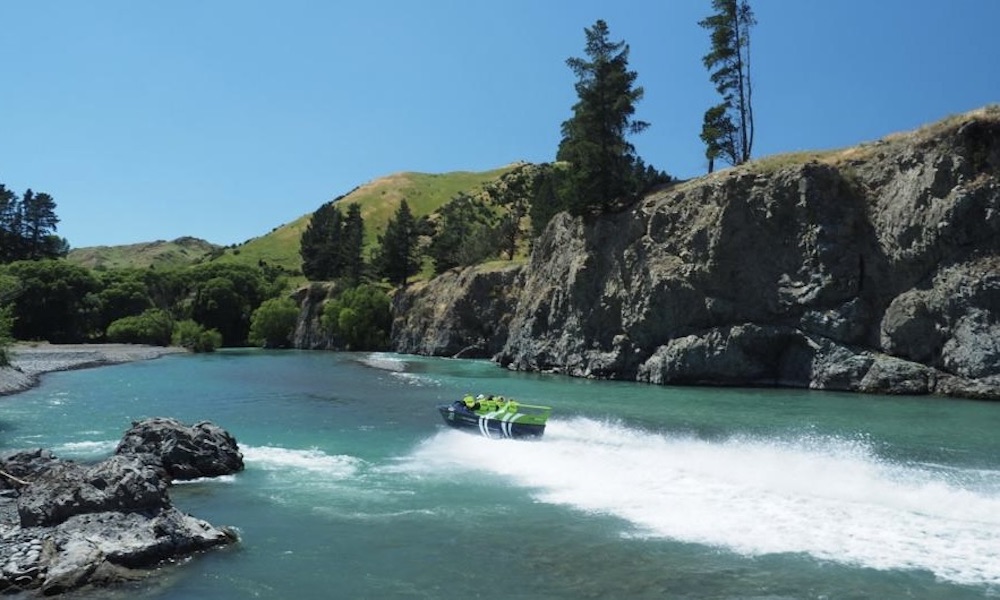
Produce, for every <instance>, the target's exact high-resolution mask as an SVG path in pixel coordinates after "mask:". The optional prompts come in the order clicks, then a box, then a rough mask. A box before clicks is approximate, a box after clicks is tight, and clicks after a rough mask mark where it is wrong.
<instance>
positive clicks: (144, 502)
mask: <svg viewBox="0 0 1000 600" xmlns="http://www.w3.org/2000/svg"><path fill="white" fill-rule="evenodd" d="M165 475H166V473H165V472H164V471H163V469H162V467H159V466H158V465H155V464H151V461H149V460H147V459H146V458H145V457H137V456H126V455H119V456H112V457H111V458H109V459H107V460H105V461H101V462H99V463H97V464H95V465H89V466H85V465H80V464H77V463H74V462H69V461H59V462H57V463H56V464H54V465H52V466H50V468H48V469H46V470H45V471H43V472H42V473H41V474H39V475H38V476H37V477H36V478H35V479H34V480H33V481H32V482H31V484H30V485H27V486H25V487H24V489H22V490H21V494H20V496H19V497H18V499H17V512H18V514H19V515H20V518H21V526H22V527H36V526H47V525H58V524H59V523H62V522H63V521H65V520H66V519H68V518H70V517H72V516H74V515H81V514H89V513H100V512H108V511H117V512H139V511H157V510H160V509H163V508H166V507H168V506H170V500H169V498H168V497H167V479H166V477H165Z"/></svg>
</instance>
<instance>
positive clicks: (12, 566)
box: [0, 419, 242, 595]
mask: <svg viewBox="0 0 1000 600" xmlns="http://www.w3.org/2000/svg"><path fill="white" fill-rule="evenodd" d="M144 434H145V435H147V438H143V437H142V436H143V435H144ZM230 441H231V442H232V446H233V448H235V444H236V443H235V440H233V438H232V436H230V435H229V434H228V433H226V432H224V431H223V430H221V429H219V428H218V427H216V426H215V425H212V424H210V423H199V424H197V425H195V426H194V427H186V426H184V425H183V424H180V423H178V422H176V421H173V420H171V419H150V420H149V421H145V422H141V423H136V424H134V426H133V428H132V429H131V430H129V432H128V434H127V435H126V437H125V439H124V440H123V441H122V443H121V444H120V445H119V452H118V453H117V454H115V455H114V456H112V457H110V458H108V459H106V460H104V461H101V462H99V463H96V464H92V465H82V464H78V463H74V462H71V461H63V460H60V459H58V458H56V457H55V456H54V455H52V453H51V452H48V451H46V450H28V451H19V452H14V453H8V454H6V455H3V456H0V470H2V471H3V475H2V476H0V557H5V558H4V559H3V560H4V562H3V563H2V565H0V592H5V593H11V592H24V591H27V592H32V591H34V592H39V591H40V592H41V593H44V594H46V595H50V594H56V593H61V592H66V591H70V590H73V589H76V588H79V587H82V586H85V585H102V584H107V583H113V582H118V581H122V580H127V579H136V578H139V577H142V576H145V575H146V574H148V573H149V572H150V571H145V570H143V569H146V568H149V567H153V566H156V565H157V564H159V563H161V562H162V561H165V560H168V559H172V558H179V557H183V556H186V555H189V554H191V553H194V552H197V551H199V550H203V549H207V548H211V547H214V546H220V545H224V544H229V543H232V542H234V541H236V539H237V538H236V536H235V534H234V533H233V532H232V531H230V530H226V529H219V528H216V527H213V526H212V525H210V524H208V523H206V522H204V521H201V520H199V519H196V518H194V517H191V516H189V515H186V514H183V513H181V512H180V511H178V510H177V509H176V508H174V507H173V506H172V504H171V502H170V497H169V495H168V494H167V489H168V485H169V482H170V480H171V479H172V478H173V477H172V476H171V475H170V474H169V473H170V472H178V473H182V474H185V475H191V476H204V475H205V473H206V471H205V470H203V469H204V466H205V465H212V466H213V467H212V468H211V470H214V471H218V472H217V473H215V474H222V473H223V472H228V473H232V472H235V471H236V470H238V469H237V468H235V466H236V465H235V463H234V461H233V456H232V449H231V448H230V447H229V442H230ZM199 444H200V446H199ZM190 445H194V446H197V447H196V448H194V449H193V450H192V451H190V452H189V451H187V450H185V451H184V452H177V451H175V450H174V449H175V448H177V447H180V446H190ZM126 447H128V448H133V447H134V448H136V449H138V451H137V452H134V453H133V452H130V451H128V450H125V448H126ZM236 454H237V455H238V454H239V453H238V450H237V451H236ZM220 465H231V466H233V467H234V468H232V469H230V470H228V471H224V470H223V469H222V468H221V467H220V468H216V466H220ZM238 468H242V458H240V461H239V464H238ZM194 473H202V474H201V475H194Z"/></svg>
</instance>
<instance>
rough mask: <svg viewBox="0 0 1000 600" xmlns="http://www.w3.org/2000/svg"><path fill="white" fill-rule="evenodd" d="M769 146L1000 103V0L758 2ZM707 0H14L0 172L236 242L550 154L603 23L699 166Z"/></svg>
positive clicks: (650, 150) (159, 228)
mask: <svg viewBox="0 0 1000 600" xmlns="http://www.w3.org/2000/svg"><path fill="white" fill-rule="evenodd" d="M751 6H752V7H753V9H754V11H755V13H756V15H757V19H758V26H757V27H756V28H755V29H754V30H753V33H752V43H753V45H752V61H753V63H752V75H753V78H754V85H755V90H754V93H755V96H754V107H755V111H756V123H757V137H756V140H755V146H754V154H755V156H758V157H759V156H765V155H769V154H776V153H782V152H790V151H796V150H807V149H824V148H834V147H839V146H847V145H853V144H856V143H859V142H862V141H866V140H872V139H877V138H879V137H882V136H884V135H886V134H889V133H892V132H896V131H902V130H908V129H913V128H916V127H918V126H920V125H923V124H926V123H930V122H933V121H936V120H938V119H941V118H943V117H945V116H948V115H950V114H955V113H960V112H965V111H968V110H971V109H974V108H978V107H980V106H983V105H986V104H990V103H995V102H1000V42H998V41H997V35H998V34H997V24H998V23H1000V0H947V1H946V0H836V1H819V0H794V1H793V0H754V1H752V2H751ZM709 12H710V2H709V0H697V1H696V0H618V1H601V2H599V1H596V0H503V1H491V2H487V1H485V0H483V1H477V0H398V1H387V0H381V1H380V0H368V1H364V2H361V1H355V2H348V1H343V2H341V1H333V0H330V1H326V0H282V1H278V0H274V1H267V2H265V1H258V0H211V1H202V0H171V1H169V2H153V1H134V0H88V1H86V2H82V1H75V0H61V1H56V0H2V1H0V23H2V27H3V33H2V34H0V85H2V86H3V89H4V92H3V94H0V182H2V183H4V184H6V185H7V186H8V187H9V188H12V189H14V190H15V191H16V192H18V193H22V192H23V191H24V190H25V189H26V188H29V187H30V188H32V189H34V190H35V191H36V192H39V191H44V192H48V193H50V194H52V196H53V197H54V198H55V201H56V203H57V214H58V216H59V217H60V218H61V222H60V224H59V230H58V233H59V235H61V236H63V237H66V238H67V239H68V240H69V242H70V244H71V246H73V247H83V246H93V245H114V244H125V243H134V242H143V241H153V240H157V239H166V240H169V239H174V238H176V237H179V236H182V235H193V236H196V237H200V238H204V239H207V240H208V241H211V242H214V243H217V244H231V243H239V242H242V241H244V240H246V239H249V238H252V237H256V236H258V235H262V234H265V233H267V232H268V231H270V230H271V229H272V228H274V227H277V226H279V225H282V224H284V223H287V222H290V221H292V220H294V219H296V218H298V217H299V216H301V215H303V214H306V213H309V212H312V211H313V210H315V209H316V208H317V207H319V206H320V205H321V204H322V203H324V202H326V201H327V200H329V199H331V198H333V197H335V196H338V195H340V194H342V193H345V192H347V191H349V190H350V189H352V188H354V187H355V186H357V185H360V184H363V183H365V182H366V181H369V180H371V179H374V178H377V177H381V176H383V175H388V174H390V173H394V172H398V171H421V172H430V173H441V172H448V171H459V170H486V169H492V168H495V167H498V166H501V165H504V164H508V163H511V162H513V161H517V160H527V161H532V162H544V161H550V160H552V159H553V158H554V156H555V151H556V147H557V145H558V143H559V126H560V124H561V123H562V121H564V120H565V119H567V118H568V117H569V116H570V108H571V106H572V105H573V103H574V102H575V100H576V98H575V92H574V90H573V84H574V77H573V74H572V72H571V71H570V70H569V68H568V67H567V66H566V64H565V61H566V59H567V58H569V57H571V56H583V47H584V34H583V30H584V28H585V27H588V26H590V25H592V24H593V23H594V21H595V20H597V19H600V18H602V19H604V20H606V21H607V22H608V25H609V27H610V29H611V34H612V38H613V39H616V40H624V41H626V42H627V43H628V44H629V46H630V47H631V55H630V56H631V60H630V65H631V67H632V68H633V69H634V70H636V71H637V72H638V74H639V79H638V83H639V85H642V86H643V87H644V88H645V91H646V94H645V98H644V99H643V100H642V102H641V103H640V104H639V105H638V112H637V115H636V116H637V117H638V118H640V119H642V120H645V121H649V122H650V123H652V126H651V127H650V128H649V129H647V130H646V131H645V132H644V133H642V134H641V135H639V136H636V137H635V138H633V142H634V144H635V145H636V147H637V149H638V151H639V154H640V155H641V156H642V157H643V158H644V159H645V160H646V162H648V163H651V164H653V165H655V166H657V167H658V168H660V169H663V170H665V171H667V172H668V173H670V174H671V175H674V176H677V177H682V178H687V177H692V176H696V175H699V174H701V173H703V172H704V170H705V166H706V163H705V159H704V151H703V147H702V144H701V142H700V141H699V139H698V133H699V130H700V126H701V118H702V114H703V113H704V111H705V109H706V108H707V107H708V106H710V105H711V104H713V103H715V102H717V101H718V100H717V96H716V94H715V91H714V89H713V88H712V86H711V84H710V83H709V81H708V75H707V73H706V71H705V69H704V68H703V66H702V64H701V57H702V55H704V54H705V52H706V51H707V49H708V37H707V32H705V31H704V30H702V29H701V28H699V27H698V26H697V21H698V20H700V19H701V18H703V17H705V16H706V15H707V14H709Z"/></svg>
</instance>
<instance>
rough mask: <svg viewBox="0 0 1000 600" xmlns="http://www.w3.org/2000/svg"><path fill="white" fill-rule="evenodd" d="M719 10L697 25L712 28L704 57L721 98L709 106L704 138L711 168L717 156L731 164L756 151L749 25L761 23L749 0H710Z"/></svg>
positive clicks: (706, 66)
mask: <svg viewBox="0 0 1000 600" xmlns="http://www.w3.org/2000/svg"><path fill="white" fill-rule="evenodd" d="M712 8H713V9H715V14H713V15H711V16H709V17H708V18H706V19H704V20H702V21H699V22H698V25H700V26H702V27H704V28H705V29H708V30H709V31H710V33H711V40H712V49H711V50H710V51H709V53H708V54H706V55H705V56H704V57H703V58H702V61H703V62H704V63H705V68H706V69H709V70H711V71H712V74H711V80H712V83H714V84H715V89H716V90H717V91H718V92H719V94H721V95H722V102H721V103H720V104H717V105H715V106H713V107H711V108H709V109H708V110H707V111H705V118H704V121H703V123H702V128H701V139H702V141H703V142H705V156H706V157H707V158H708V161H709V163H708V164H709V171H711V170H712V168H713V166H714V163H715V159H716V158H722V159H723V160H725V161H726V162H728V163H729V164H732V165H738V164H742V163H745V162H746V161H748V160H750V153H751V151H752V150H753V133H754V127H753V104H752V99H753V98H752V96H753V86H752V85H751V81H750V28H751V27H753V26H754V25H756V24H757V21H756V19H754V16H753V11H751V10H750V4H749V3H748V2H747V1H746V0H712Z"/></svg>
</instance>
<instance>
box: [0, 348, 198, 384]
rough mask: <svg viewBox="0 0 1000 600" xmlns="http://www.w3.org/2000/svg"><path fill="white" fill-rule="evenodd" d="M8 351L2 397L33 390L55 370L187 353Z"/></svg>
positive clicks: (1, 377)
mask: <svg viewBox="0 0 1000 600" xmlns="http://www.w3.org/2000/svg"><path fill="white" fill-rule="evenodd" d="M9 351H10V354H11V366H10V367H3V368H0V396H4V395H8V394H16V393H18V392H23V391H24V390H27V389H30V388H32V387H34V386H36V385H38V381H39V377H40V376H41V375H43V374H45V373H51V372H53V371H68V370H70V369H86V368H90V367H100V366H104V365H114V364H119V363H125V362H132V361H136V360H149V359H153V358H159V357H161V356H164V355H167V354H177V353H181V352H187V350H186V349H184V348H179V347H163V346H143V345H138V344H47V343H38V344H31V343H18V344H14V345H13V346H11V347H10V349H9Z"/></svg>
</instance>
